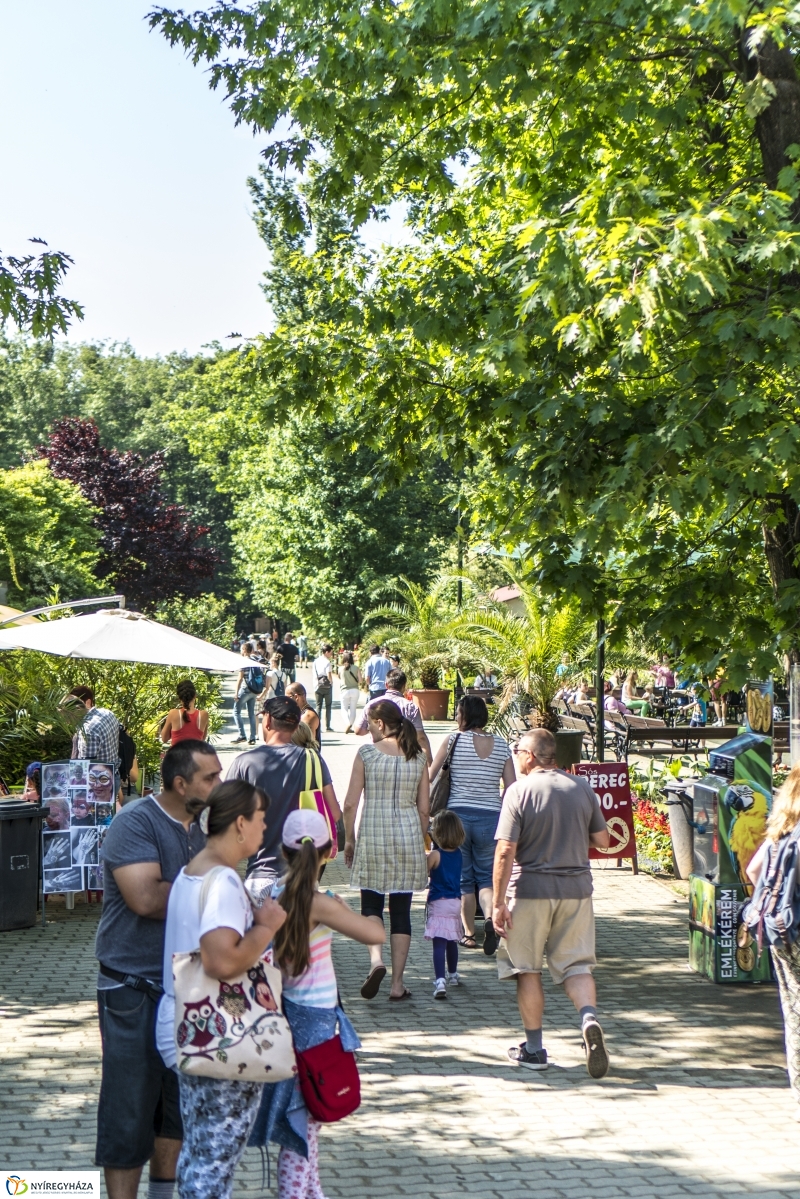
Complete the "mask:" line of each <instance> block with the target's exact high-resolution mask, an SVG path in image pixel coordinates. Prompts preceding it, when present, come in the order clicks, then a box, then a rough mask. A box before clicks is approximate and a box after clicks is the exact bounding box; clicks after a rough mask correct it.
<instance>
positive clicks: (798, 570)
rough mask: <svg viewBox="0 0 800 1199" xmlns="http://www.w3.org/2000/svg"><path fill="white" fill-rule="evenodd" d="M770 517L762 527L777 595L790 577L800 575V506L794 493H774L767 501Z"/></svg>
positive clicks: (768, 515)
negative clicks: (794, 498)
mask: <svg viewBox="0 0 800 1199" xmlns="http://www.w3.org/2000/svg"><path fill="white" fill-rule="evenodd" d="M765 508H766V517H767V519H766V520H765V521H764V523H763V524H762V526H761V528H762V531H763V534H764V553H765V554H766V556H767V565H768V566H769V577H770V579H771V581H772V590H773V591H774V593H775V598H776V599H777V597H778V592H779V590H780V587H781V584H782V583H785V582H786V581H787V580H788V579H800V564H798V561H797V557H798V550H800V508H798V506H797V503H796V501H795V500H793V499H792V498H791V496H790V495H787V494H784V495H780V496H771V497H770V498H768V499H767V501H766V505H765Z"/></svg>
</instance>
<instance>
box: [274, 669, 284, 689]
mask: <svg viewBox="0 0 800 1199" xmlns="http://www.w3.org/2000/svg"><path fill="white" fill-rule="evenodd" d="M274 690H275V694H276V695H285V694H286V683H285V682H284V681H283V671H282V670H279V671H278V677H277V678H276V680H275V688H274Z"/></svg>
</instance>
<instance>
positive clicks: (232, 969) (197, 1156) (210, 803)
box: [156, 780, 286, 1199]
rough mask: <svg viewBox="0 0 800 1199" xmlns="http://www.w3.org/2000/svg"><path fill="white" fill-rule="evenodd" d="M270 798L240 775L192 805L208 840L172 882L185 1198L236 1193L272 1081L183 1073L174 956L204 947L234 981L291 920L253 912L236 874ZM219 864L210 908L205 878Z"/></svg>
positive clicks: (168, 975)
mask: <svg viewBox="0 0 800 1199" xmlns="http://www.w3.org/2000/svg"><path fill="white" fill-rule="evenodd" d="M268 802H269V801H268V800H267V797H266V796H265V795H264V794H263V792H261V791H259V790H258V789H257V788H255V787H251V786H250V784H249V783H245V782H242V781H240V780H236V781H234V782H229V783H222V784H220V786H218V787H215V788H214V790H213V791H212V792H211V794H210V795H208V796H207V797H206V798H205V799H192V800H189V801H188V802H187V804H186V808H187V811H188V812H189V813H190V815H191V816H192V817H194V818H196V819H197V821H198V824H199V826H200V828H201V829H207V830H208V841H207V843H206V846H205V848H204V849H202V850H201V851H200V852H199V853H198V854H197V855H196V856H195V857H193V858H192V860H191V861H190V862H189V863H188V864H187V865H186V866H185V867H184V869H183V870H181V872H180V873H179V874H178V876H177V878H176V879H175V882H174V883H173V885H172V890H171V892H170V896H169V905H168V907H167V921H166V929H165V933H164V957H163V987H164V994H163V996H162V999H161V1002H160V1004H159V1008H158V1018H157V1022H156V1045H157V1047H158V1051H159V1053H160V1054H161V1057H162V1058H163V1060H164V1063H165V1065H167V1066H168V1067H169V1068H170V1069H172V1070H175V1071H176V1073H177V1079H178V1086H179V1090H180V1105H181V1118H182V1122H183V1146H182V1148H181V1153H180V1157H179V1158H178V1173H177V1182H178V1195H179V1197H180V1199H230V1196H231V1194H232V1191H233V1176H234V1171H235V1169H236V1166H237V1164H238V1161H239V1158H240V1157H241V1155H242V1153H243V1152H244V1148H245V1146H246V1144H247V1138H248V1136H249V1135H250V1129H251V1128H252V1126H253V1121H254V1120H255V1118H256V1114H257V1112H258V1105H259V1103H260V1101H261V1093H262V1090H263V1087H264V1084H263V1083H260V1082H253V1081H234V1080H231V1079H221V1078H204V1077H200V1076H195V1075H188V1074H183V1073H180V1072H179V1071H177V1048H176V1044H175V985H174V980H173V976H172V961H173V955H174V954H176V953H194V952H195V951H197V950H199V952H200V957H201V959H202V963H203V969H204V970H205V972H206V974H207V975H209V977H211V978H216V979H227V978H233V977H235V976H236V975H237V974H241V973H242V972H243V971H245V970H249V969H251V968H252V967H254V966H255V965H256V964H257V963H258V961H259V959H260V958H261V956H262V955H263V953H264V952H265V950H266V948H267V946H268V945H269V943H270V941H271V940H272V939H273V937H274V936H275V934H276V933H277V932H278V930H279V929H280V927H281V925H282V924H283V922H284V920H285V919H286V913H285V912H284V910H283V908H282V907H281V906H280V904H277V903H275V901H274V900H272V899H266V900H265V901H264V902H263V903H262V904H261V906H260V907H258V908H256V909H255V910H254V909H253V907H252V905H251V903H250V897H249V896H248V894H247V892H246V891H245V889H244V887H243V886H242V882H241V880H240V878H239V875H238V874H237V873H236V865H237V863H238V862H239V861H240V860H241V858H242V857H244V856H245V855H247V854H249V853H255V852H256V851H257V849H258V847H259V845H260V844H261V842H262V840H263V837H264V827H265V821H264V816H265V811H266V808H267V805H268ZM212 870H213V871H215V874H214V877H213V879H211V880H209V884H208V887H207V892H208V893H207V895H206V896H205V903H204V905H203V907H202V908H201V906H200V903H201V890H202V888H203V880H204V878H205V877H206V876H207V875H208V874H209V873H210V871H212Z"/></svg>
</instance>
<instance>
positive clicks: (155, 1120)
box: [94, 986, 183, 1170]
mask: <svg viewBox="0 0 800 1199" xmlns="http://www.w3.org/2000/svg"><path fill="white" fill-rule="evenodd" d="M97 1010H98V1015H99V1017H100V1038H101V1040H102V1043H103V1073H102V1080H101V1083H100V1100H99V1103H98V1106H97V1150H96V1153H95V1162H94V1164H95V1165H96V1166H108V1167H109V1169H112V1170H135V1169H138V1168H139V1167H140V1166H143V1165H144V1164H145V1162H147V1161H149V1160H150V1158H151V1157H152V1156H153V1149H154V1148H155V1138H156V1137H169V1138H170V1139H171V1140H174V1141H181V1140H183V1125H182V1123H181V1106H180V1095H179V1091H178V1076H177V1074H176V1073H175V1071H174V1070H170V1068H169V1067H168V1066H165V1065H164V1061H163V1059H162V1057H161V1054H160V1053H159V1052H158V1050H157V1049H156V1012H157V1010H158V1004H157V1003H156V1001H155V1000H153V999H151V998H150V996H149V995H148V994H146V993H145V992H144V991H135V990H134V989H133V987H124V986H122V987H114V988H113V989H111V990H109V991H98V992H97Z"/></svg>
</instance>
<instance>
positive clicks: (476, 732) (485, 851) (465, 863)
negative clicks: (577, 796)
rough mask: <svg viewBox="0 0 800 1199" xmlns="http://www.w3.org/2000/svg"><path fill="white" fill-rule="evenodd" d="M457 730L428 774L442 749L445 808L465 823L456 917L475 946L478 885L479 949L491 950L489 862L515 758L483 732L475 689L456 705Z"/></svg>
mask: <svg viewBox="0 0 800 1199" xmlns="http://www.w3.org/2000/svg"><path fill="white" fill-rule="evenodd" d="M456 720H457V722H458V732H457V733H453V734H452V735H451V736H450V737H449V738H448V739H447V741H445V742H444V744H443V745H442V746H441V747H440V749H439V752H438V753H437V755H436V757H435V758H434V760H433V765H432V766H431V771H430V776H431V780H433V779H434V778H436V775H437V774H438V773H439V771H440V770H441V768H442V764H443V762H444V760H445V757H446V755H447V753H448V752H449V751H450V750H451V749H452V757H451V760H450V799H449V801H448V805H447V807H448V810H449V811H451V812H455V814H456V815H457V816H458V817H459V819H460V820H461V823H462V824H463V826H464V834H465V838H464V843H463V845H462V846H461V855H462V865H461V920H462V923H463V925H464V936H463V937H462V938H461V942H460V943H461V945H462V946H463V947H464V948H465V949H477V948H478V942H477V941H476V939H475V913H476V909H477V903H476V899H475V889H476V888H477V889H478V892H479V895H480V901H481V910H482V911H483V914H484V916H485V917H486V919H485V922H484V928H483V932H484V936H483V952H484V953H485V954H487V955H490V954H493V953H494V952H495V950H496V949H497V934H496V933H495V930H494V928H493V926H492V920H491V911H492V867H493V865H494V834H495V829H496V828H497V821H498V819H499V817H500V809H501V807H502V804H503V794H504V793H505V789H506V787H508V786H510V784H511V783H513V782H514V779H515V777H516V774H515V771H514V760H513V758H512V757H511V750H510V749H509V747H508V742H507V741H506V739H505V737H500V736H499V735H498V734H497V733H487V732H486V731H485V728H486V725H487V723H488V721H489V709H488V708H487V707H486V703H485V701H484V700H483V699H481V697H480V696H479V695H465V696H464V697H463V698H462V699H460V700H459V702H458V707H457V709H456Z"/></svg>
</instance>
